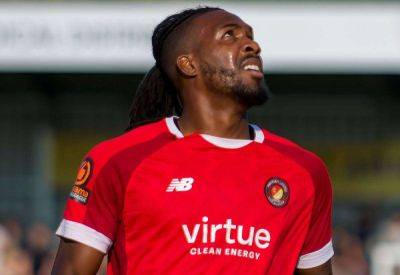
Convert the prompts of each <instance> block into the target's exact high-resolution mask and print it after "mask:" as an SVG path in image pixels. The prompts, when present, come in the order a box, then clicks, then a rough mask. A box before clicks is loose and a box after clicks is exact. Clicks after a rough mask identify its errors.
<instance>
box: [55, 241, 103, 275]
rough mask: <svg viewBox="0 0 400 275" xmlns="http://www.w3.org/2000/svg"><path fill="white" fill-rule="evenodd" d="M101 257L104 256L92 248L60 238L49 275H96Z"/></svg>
mask: <svg viewBox="0 0 400 275" xmlns="http://www.w3.org/2000/svg"><path fill="white" fill-rule="evenodd" d="M103 257H104V254H103V253H102V252H100V251H98V250H96V249H94V248H91V247H89V246H87V245H84V244H81V243H78V242H75V241H72V240H68V239H65V238H61V239H60V245H59V247H58V251H57V256H56V259H55V261H54V265H53V269H52V272H51V274H53V275H58V274H60V275H80V274H96V272H97V271H98V269H99V267H100V265H101V262H102V260H103Z"/></svg>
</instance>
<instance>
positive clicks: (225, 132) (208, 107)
mask: <svg viewBox="0 0 400 275" xmlns="http://www.w3.org/2000/svg"><path fill="white" fill-rule="evenodd" d="M190 103H192V104H190ZM192 105H193V106H192ZM246 111H247V109H246V108H244V107H242V106H239V105H238V104H237V103H236V102H233V101H231V100H230V99H226V100H224V101H221V100H217V101H216V102H213V100H209V99H206V98H201V97H198V98H197V100H196V101H187V102H185V108H184V109H183V113H182V116H181V117H180V118H179V120H178V125H179V128H180V130H181V132H182V134H183V135H184V136H186V135H190V134H192V133H194V132H197V133H201V134H208V135H212V136H217V137H223V138H232V139H250V133H249V125H248V122H247V120H246V118H245V116H246Z"/></svg>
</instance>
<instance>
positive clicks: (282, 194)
mask: <svg viewBox="0 0 400 275" xmlns="http://www.w3.org/2000/svg"><path fill="white" fill-rule="evenodd" d="M264 193H265V196H266V197H267V199H268V201H269V202H270V203H271V204H272V205H273V206H275V207H283V206H285V205H286V204H287V203H288V201H289V187H288V185H287V183H286V182H285V181H284V180H283V179H281V178H278V177H273V178H270V179H269V180H268V181H267V183H266V184H265V187H264Z"/></svg>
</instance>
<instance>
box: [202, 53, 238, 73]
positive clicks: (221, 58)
mask: <svg viewBox="0 0 400 275" xmlns="http://www.w3.org/2000/svg"><path fill="white" fill-rule="evenodd" d="M205 55H206V56H207V58H206V60H207V61H209V62H210V64H214V65H215V66H216V67H219V68H224V69H229V70H234V69H236V67H237V66H236V63H237V60H236V55H235V53H234V52H233V51H230V50H229V49H226V48H218V49H217V48H214V49H209V51H208V52H206V53H205Z"/></svg>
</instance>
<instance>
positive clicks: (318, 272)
mask: <svg viewBox="0 0 400 275" xmlns="http://www.w3.org/2000/svg"><path fill="white" fill-rule="evenodd" d="M295 274H296V275H332V274H333V273H332V264H331V261H330V260H329V261H327V262H325V263H324V264H322V265H320V266H316V267H313V268H307V269H296V272H295Z"/></svg>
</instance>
